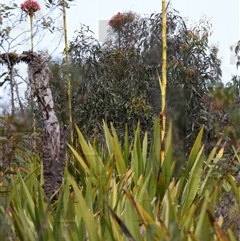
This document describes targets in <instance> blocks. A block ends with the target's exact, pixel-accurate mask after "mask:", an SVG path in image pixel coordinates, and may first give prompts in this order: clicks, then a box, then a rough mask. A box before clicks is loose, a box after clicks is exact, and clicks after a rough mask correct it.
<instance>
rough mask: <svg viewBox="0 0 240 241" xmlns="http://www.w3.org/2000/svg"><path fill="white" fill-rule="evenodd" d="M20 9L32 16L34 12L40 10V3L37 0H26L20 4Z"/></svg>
mask: <svg viewBox="0 0 240 241" xmlns="http://www.w3.org/2000/svg"><path fill="white" fill-rule="evenodd" d="M21 9H22V11H24V12H25V13H27V15H29V16H33V15H34V13H35V12H37V11H38V10H40V5H39V4H38V2H37V1H33V0H27V1H25V2H24V3H22V4H21Z"/></svg>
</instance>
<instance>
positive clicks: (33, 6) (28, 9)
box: [21, 0, 40, 148]
mask: <svg viewBox="0 0 240 241" xmlns="http://www.w3.org/2000/svg"><path fill="white" fill-rule="evenodd" d="M21 9H22V11H24V12H25V13H26V14H27V15H28V16H29V19H30V35H31V36H30V39H31V51H33V37H34V36H33V17H34V14H35V12H37V11H39V10H40V5H39V4H38V3H37V2H36V1H33V0H27V1H25V2H24V3H22V4H21ZM31 81H34V80H31ZM31 102H32V112H33V133H34V134H35V133H36V115H35V105H34V96H33V91H32V88H31ZM35 147H36V143H35V141H34V148H35Z"/></svg>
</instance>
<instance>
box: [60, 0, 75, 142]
mask: <svg viewBox="0 0 240 241" xmlns="http://www.w3.org/2000/svg"><path fill="white" fill-rule="evenodd" d="M62 11H63V29H64V42H65V55H66V64H67V66H69V50H68V39H67V14H66V6H65V0H62ZM67 95H68V111H69V127H70V138H71V142H72V143H73V121H72V91H71V80H70V76H69V74H68V77H67Z"/></svg>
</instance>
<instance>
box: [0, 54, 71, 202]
mask: <svg viewBox="0 0 240 241" xmlns="http://www.w3.org/2000/svg"><path fill="white" fill-rule="evenodd" d="M0 58H1V59H2V60H3V61H5V62H6V63H9V62H10V63H11V65H12V66H13V65H14V64H17V63H19V62H25V63H27V64H28V68H29V79H30V83H31V89H32V92H33V94H34V96H35V97H36V99H37V103H38V106H39V109H40V112H41V118H42V121H43V123H44V129H43V137H42V138H43V150H42V159H43V175H44V185H43V188H44V191H45V193H46V196H47V197H48V198H50V197H52V195H53V194H54V193H55V192H56V191H57V190H58V189H59V187H60V186H61V184H62V180H63V174H64V167H65V163H66V144H65V140H66V132H67V128H66V126H64V127H62V128H60V124H59V122H58V119H57V116H56V114H55V111H54V102H53V96H52V92H51V89H50V88H49V72H50V70H49V67H48V59H47V57H46V56H44V55H40V54H37V53H34V52H32V51H27V52H23V54H21V55H16V54H15V53H9V54H7V53H6V54H1V55H0ZM55 198H56V196H55Z"/></svg>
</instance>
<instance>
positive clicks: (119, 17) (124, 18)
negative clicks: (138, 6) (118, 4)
mask: <svg viewBox="0 0 240 241" xmlns="http://www.w3.org/2000/svg"><path fill="white" fill-rule="evenodd" d="M133 20H134V15H133V13H131V12H128V13H120V12H118V13H117V14H116V15H114V16H113V17H112V18H111V20H110V21H109V22H108V25H109V26H110V27H112V28H113V29H114V30H115V31H119V30H121V29H122V27H123V26H124V25H125V24H126V23H130V22H133Z"/></svg>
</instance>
